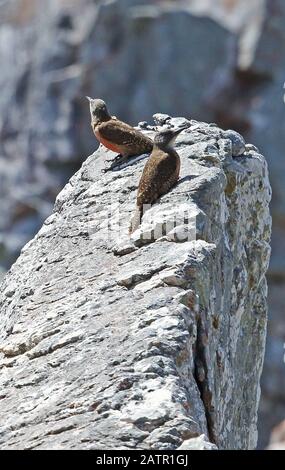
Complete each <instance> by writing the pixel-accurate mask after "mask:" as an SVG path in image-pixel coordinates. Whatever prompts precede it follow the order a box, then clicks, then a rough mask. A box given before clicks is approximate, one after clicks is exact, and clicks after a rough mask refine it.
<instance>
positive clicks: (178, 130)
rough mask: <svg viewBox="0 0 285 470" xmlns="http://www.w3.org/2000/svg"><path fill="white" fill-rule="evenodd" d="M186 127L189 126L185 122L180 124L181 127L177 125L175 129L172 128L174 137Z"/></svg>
mask: <svg viewBox="0 0 285 470" xmlns="http://www.w3.org/2000/svg"><path fill="white" fill-rule="evenodd" d="M188 127H189V126H188V125H186V124H185V125H184V126H182V127H178V128H177V129H174V130H173V134H174V137H176V136H177V135H179V134H180V132H182V131H184V130H185V129H188Z"/></svg>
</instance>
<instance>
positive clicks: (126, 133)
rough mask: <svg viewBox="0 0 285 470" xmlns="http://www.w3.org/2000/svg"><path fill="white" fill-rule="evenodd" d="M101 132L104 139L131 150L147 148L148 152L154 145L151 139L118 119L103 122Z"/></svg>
mask: <svg viewBox="0 0 285 470" xmlns="http://www.w3.org/2000/svg"><path fill="white" fill-rule="evenodd" d="M99 132H100V135H101V136H102V138H103V139H106V140H108V141H110V142H112V143H114V144H116V145H123V146H126V147H131V148H136V147H138V149H140V148H145V149H146V151H151V150H152V146H153V143H152V140H151V139H150V138H149V137H147V136H145V135H144V134H142V133H141V132H139V131H137V130H136V129H134V128H133V127H132V126H129V125H128V124H126V123H124V122H122V121H119V120H118V119H112V120H110V121H107V122H103V123H102V124H101V125H100V128H99Z"/></svg>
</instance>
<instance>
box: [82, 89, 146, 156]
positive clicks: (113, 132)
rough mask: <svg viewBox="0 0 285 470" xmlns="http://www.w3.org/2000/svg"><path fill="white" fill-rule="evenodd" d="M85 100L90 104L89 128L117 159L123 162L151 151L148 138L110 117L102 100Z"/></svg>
mask: <svg viewBox="0 0 285 470" xmlns="http://www.w3.org/2000/svg"><path fill="white" fill-rule="evenodd" d="M87 98H88V100H89V103H90V113H91V127H92V129H93V132H94V134H95V136H96V138H97V139H98V140H99V142H100V143H101V144H103V145H104V146H105V147H107V148H108V149H109V150H112V151H113V152H116V153H118V154H119V155H118V157H119V158H120V159H121V157H123V160H125V159H126V158H128V157H132V156H136V155H142V154H143V153H149V152H151V151H152V148H153V141H152V140H151V139H150V138H149V137H147V136H145V135H144V134H142V132H139V131H138V130H136V129H134V128H133V127H132V126H130V125H129V124H126V123H125V122H123V121H120V120H119V119H117V118H116V117H114V116H110V114H109V112H108V110H107V106H106V103H105V102H104V101H103V100H99V99H95V100H93V99H91V98H89V97H87Z"/></svg>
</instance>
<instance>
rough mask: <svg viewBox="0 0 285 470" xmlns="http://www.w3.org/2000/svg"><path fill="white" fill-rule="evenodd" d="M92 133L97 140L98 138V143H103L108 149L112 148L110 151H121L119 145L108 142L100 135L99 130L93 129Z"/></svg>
mask: <svg viewBox="0 0 285 470" xmlns="http://www.w3.org/2000/svg"><path fill="white" fill-rule="evenodd" d="M94 134H95V136H96V138H97V140H99V142H100V144H102V145H104V147H106V148H107V149H109V150H112V152H115V153H121V147H120V146H119V145H116V144H114V143H112V142H110V141H109V140H107V139H104V138H103V137H102V136H101V134H100V131H99V130H96V129H94Z"/></svg>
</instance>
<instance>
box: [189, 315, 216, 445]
mask: <svg viewBox="0 0 285 470" xmlns="http://www.w3.org/2000/svg"><path fill="white" fill-rule="evenodd" d="M207 341H208V335H207V332H206V330H205V327H204V325H203V321H202V318H201V316H200V315H199V317H198V318H197V340H196V345H195V351H194V365H195V369H194V378H195V381H196V384H197V387H198V390H199V392H200V396H201V400H202V402H203V405H204V409H205V416H206V421H207V428H208V435H209V439H210V442H212V443H213V444H216V445H217V436H216V430H215V421H214V413H213V412H214V408H213V405H212V392H211V390H210V387H209V382H208V364H207V357H206V347H207V346H206V344H207Z"/></svg>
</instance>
